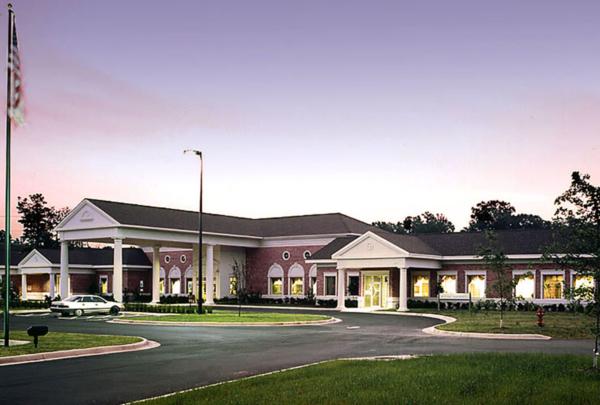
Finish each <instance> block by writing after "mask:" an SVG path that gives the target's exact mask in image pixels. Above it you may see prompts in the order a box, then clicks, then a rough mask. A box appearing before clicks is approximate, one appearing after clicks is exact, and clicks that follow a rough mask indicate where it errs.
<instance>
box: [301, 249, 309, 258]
mask: <svg viewBox="0 0 600 405" xmlns="http://www.w3.org/2000/svg"><path fill="white" fill-rule="evenodd" d="M302 256H304V259H306V260H308V259H310V250H305V251H304V253H303V254H302Z"/></svg>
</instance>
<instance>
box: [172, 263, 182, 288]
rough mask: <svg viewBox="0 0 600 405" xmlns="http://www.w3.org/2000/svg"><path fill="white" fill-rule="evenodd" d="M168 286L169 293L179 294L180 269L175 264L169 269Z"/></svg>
mask: <svg viewBox="0 0 600 405" xmlns="http://www.w3.org/2000/svg"><path fill="white" fill-rule="evenodd" d="M169 287H170V291H171V294H181V270H179V267H177V266H174V267H172V268H171V270H170V271H169Z"/></svg>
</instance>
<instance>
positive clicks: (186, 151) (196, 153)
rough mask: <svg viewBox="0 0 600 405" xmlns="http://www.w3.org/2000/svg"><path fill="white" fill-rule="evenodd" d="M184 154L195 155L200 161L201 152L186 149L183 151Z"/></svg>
mask: <svg viewBox="0 0 600 405" xmlns="http://www.w3.org/2000/svg"><path fill="white" fill-rule="evenodd" d="M183 153H184V154H186V153H193V154H195V155H198V156H200V159H202V152H200V151H199V150H195V149H186V150H184V151H183Z"/></svg>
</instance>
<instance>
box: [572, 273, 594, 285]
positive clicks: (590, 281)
mask: <svg viewBox="0 0 600 405" xmlns="http://www.w3.org/2000/svg"><path fill="white" fill-rule="evenodd" d="M573 287H574V288H593V287H594V278H593V277H592V276H582V275H581V274H577V275H576V276H575V279H574V280H573Z"/></svg>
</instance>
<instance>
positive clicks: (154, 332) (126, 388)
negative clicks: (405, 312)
mask: <svg viewBox="0 0 600 405" xmlns="http://www.w3.org/2000/svg"><path fill="white" fill-rule="evenodd" d="M311 313H312V312H311ZM326 314H329V315H333V316H336V317H338V318H340V319H342V320H343V322H341V323H337V324H332V325H326V326H299V327H170V326H167V327H165V326H146V325H121V324H112V323H106V322H104V321H98V320H97V319H87V320H86V319H81V320H80V319H76V320H63V319H55V318H52V317H47V316H46V317H41V316H28V317H21V316H13V317H12V323H11V324H12V328H13V330H19V329H20V330H23V329H25V328H26V327H28V326H30V325H32V324H46V325H48V326H49V327H50V331H61V332H83V333H98V334H116V335H135V336H143V337H145V338H148V339H151V340H156V341H158V342H160V343H161V347H159V348H157V349H152V350H146V351H141V352H131V353H122V354H113V355H107V356H97V357H88V358H77V359H68V360H59V361H51V362H43V363H33V364H25V365H18V366H9V367H0V403H2V404H4V403H6V404H39V403H47V402H54V403H60V404H82V403H97V404H115V403H122V402H125V401H131V400H134V399H142V398H147V397H151V396H156V395H160V394H165V393H169V392H172V391H176V390H181V389H186V388H191V387H196V386H201V385H206V384H210V383H214V382H218V381H224V380H230V379H234V378H239V377H243V376H248V375H252V374H257V373H262V372H267V371H271V370H277V369H281V368H286V367H292V366H297V365H301V364H306V363H311V362H316V361H321V360H328V359H334V358H339V357H362V356H377V355H395V354H432V353H455V352H475V351H536V352H548V353H575V354H590V352H591V347H592V345H591V343H589V342H586V341H560V340H550V341H514V340H486V339H464V338H446V337H434V336H430V335H426V334H423V333H422V332H421V329H423V328H426V327H428V326H432V325H434V324H436V323H439V322H440V321H437V320H434V319H427V318H421V317H408V316H394V315H375V314H359V313H330V312H327V313H326Z"/></svg>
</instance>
